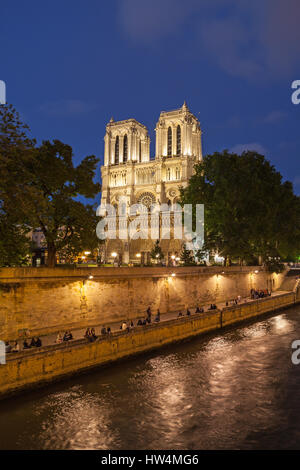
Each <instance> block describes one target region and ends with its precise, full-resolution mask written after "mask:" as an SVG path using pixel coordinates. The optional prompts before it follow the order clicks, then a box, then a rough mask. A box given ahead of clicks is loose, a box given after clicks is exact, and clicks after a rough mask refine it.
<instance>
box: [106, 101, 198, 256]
mask: <svg viewBox="0 0 300 470" xmlns="http://www.w3.org/2000/svg"><path fill="white" fill-rule="evenodd" d="M155 133H156V146H155V147H156V148H155V157H154V158H150V138H149V134H148V130H147V128H146V126H144V125H143V124H141V123H140V122H138V121H136V120H135V119H126V120H123V121H114V119H113V118H111V120H110V121H109V123H108V124H107V126H106V134H105V137H104V146H105V149H104V165H103V166H102V167H101V173H102V195H101V204H106V203H110V204H112V205H114V206H116V207H117V206H118V204H119V203H120V201H122V203H125V204H126V205H127V207H129V206H131V205H133V204H137V203H142V204H144V205H145V206H147V207H150V206H151V205H152V204H168V205H169V206H171V205H172V204H174V203H176V201H177V200H178V198H179V195H180V193H179V188H180V187H185V186H186V185H187V183H188V180H189V178H190V177H191V175H192V174H193V171H194V165H195V164H196V163H197V162H199V161H200V160H201V159H202V146H201V128H200V123H199V121H198V119H197V118H196V117H195V116H194V115H193V114H192V113H191V112H190V110H189V108H188V107H187V104H186V103H185V102H184V104H183V106H182V107H181V108H179V109H176V110H173V111H162V112H161V113H160V116H159V119H158V122H157V124H156V128H155ZM128 218H130V215H128ZM159 239H160V246H161V248H162V251H163V253H164V256H165V260H166V262H169V261H170V259H171V257H172V256H173V258H174V255H175V256H179V254H180V251H181V249H182V245H183V243H184V241H183V240H178V239H174V238H172V237H171V238H170V239H163V238H161V237H159ZM154 243H155V241H154V240H152V239H150V237H149V238H148V239H135V240H120V239H119V238H116V239H114V240H111V239H109V238H108V240H106V245H105V260H106V261H107V262H109V261H112V256H114V257H117V258H118V262H119V263H126V264H127V263H135V262H137V259H138V260H139V261H140V262H141V263H142V264H149V263H150V252H151V250H152V249H153V246H154Z"/></svg>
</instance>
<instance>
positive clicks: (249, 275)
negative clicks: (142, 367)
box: [0, 266, 284, 341]
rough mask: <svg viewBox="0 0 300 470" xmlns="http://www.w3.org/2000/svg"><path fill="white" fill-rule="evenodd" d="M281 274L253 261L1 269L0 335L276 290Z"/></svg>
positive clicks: (108, 321)
mask: <svg viewBox="0 0 300 470" xmlns="http://www.w3.org/2000/svg"><path fill="white" fill-rule="evenodd" d="M255 271H257V273H256V272H255ZM172 274H175V276H172ZM90 276H93V278H91V279H90ZM283 279H284V275H276V274H270V273H267V272H265V271H264V270H262V268H261V267H254V266H253V267H230V268H220V267H177V268H175V267H174V268H163V267H150V268H142V267H137V268H74V269H65V268H54V269H48V268H3V269H0V339H1V340H3V341H6V340H9V341H12V340H14V339H17V338H18V337H22V335H23V334H24V331H26V330H29V332H30V335H45V334H50V333H55V332H57V331H59V330H66V329H76V328H85V327H87V326H99V325H103V324H106V325H107V324H111V323H114V322H119V321H120V322H121V321H122V320H128V319H131V318H137V317H141V316H144V315H145V312H146V309H147V307H148V306H150V307H151V308H152V310H153V311H154V312H155V311H156V309H158V308H159V309H160V311H161V313H165V312H173V311H174V312H175V311H178V310H180V309H184V308H187V307H191V308H193V307H196V306H197V305H199V306H201V305H202V304H208V303H211V302H213V303H218V302H224V301H226V300H231V299H234V298H236V297H237V296H238V295H241V296H242V297H246V296H248V295H249V292H250V289H251V288H252V287H253V288H258V289H265V288H268V289H272V290H276V289H278V288H279V287H280V285H281V283H282V281H283Z"/></svg>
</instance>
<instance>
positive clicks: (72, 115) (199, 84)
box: [0, 0, 300, 193]
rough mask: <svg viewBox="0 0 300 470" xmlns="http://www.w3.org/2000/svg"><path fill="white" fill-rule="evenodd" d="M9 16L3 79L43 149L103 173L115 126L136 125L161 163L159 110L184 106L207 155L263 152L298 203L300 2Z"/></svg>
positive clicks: (137, 1) (100, 4)
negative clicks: (90, 161)
mask: <svg viewBox="0 0 300 470" xmlns="http://www.w3.org/2000/svg"><path fill="white" fill-rule="evenodd" d="M0 16H1V23H0V25H1V26H0V40H1V62H0V79H2V80H4V81H5V82H6V86H7V101H8V102H9V103H13V104H14V105H15V107H16V108H17V110H18V111H19V112H20V113H21V116H22V119H23V120H24V121H25V122H27V123H28V124H29V125H30V127H31V130H32V134H33V136H35V137H36V138H37V139H38V141H41V140H43V139H53V138H58V139H60V140H62V141H63V142H65V143H68V144H70V145H71V146H72V147H73V149H74V154H75V159H76V162H79V161H80V159H81V158H83V157H84V156H86V155H90V154H95V155H97V157H99V158H100V161H101V163H102V162H103V153H104V152H103V146H104V143H103V137H104V134H105V125H106V123H107V122H108V121H109V119H110V117H111V116H113V117H114V119H115V120H120V119H126V118H131V117H134V118H136V119H137V120H138V121H140V122H142V123H143V124H145V125H146V126H147V127H148V129H149V133H150V136H151V155H152V156H153V155H154V142H155V139H154V127H155V124H156V122H157V120H158V117H159V113H160V111H161V110H169V109H175V108H178V107H180V106H181V105H182V103H183V101H184V100H186V101H187V103H188V106H189V108H190V110H191V111H192V112H193V113H194V114H195V115H196V116H197V117H198V118H199V119H200V122H201V127H202V130H203V152H204V154H207V153H211V152H214V151H220V150H223V149H224V148H227V149H230V150H233V151H242V150H243V149H246V148H250V149H254V150H258V151H260V152H262V153H263V154H265V155H266V157H267V158H269V159H270V160H271V162H272V163H273V164H274V165H275V166H276V167H277V169H278V170H279V171H280V172H281V173H282V174H283V176H284V178H285V179H289V180H290V181H292V182H293V183H294V186H295V190H296V191H297V193H300V169H299V149H300V132H299V122H300V105H298V106H297V105H294V104H292V102H291V94H292V89H291V83H292V81H293V80H296V79H300V26H299V25H300V2H299V0H264V1H262V0H260V1H257V0H252V1H244V0H239V1H236V0H235V1H231V0H186V1H183V0H151V1H150V0H110V1H99V0H97V1H96V0H86V1H82V0H72V1H71V0H60V1H58V0H51V2H50V1H43V2H41V1H36V0H27V1H23V0H22V1H21V0H19V1H16V0H10V1H9V2H2V4H1V11H0ZM98 175H99V172H98Z"/></svg>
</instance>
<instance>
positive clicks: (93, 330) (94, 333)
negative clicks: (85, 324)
mask: <svg viewBox="0 0 300 470" xmlns="http://www.w3.org/2000/svg"><path fill="white" fill-rule="evenodd" d="M91 336H92V338H93V341H96V339H97V338H98V336H97V335H96V331H95V328H92V329H91Z"/></svg>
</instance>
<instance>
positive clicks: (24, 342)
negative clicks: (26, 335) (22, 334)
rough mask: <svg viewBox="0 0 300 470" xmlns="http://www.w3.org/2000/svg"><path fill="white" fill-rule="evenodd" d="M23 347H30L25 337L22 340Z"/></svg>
mask: <svg viewBox="0 0 300 470" xmlns="http://www.w3.org/2000/svg"><path fill="white" fill-rule="evenodd" d="M23 349H30V345H29V344H28V341H27V339H24V341H23Z"/></svg>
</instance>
